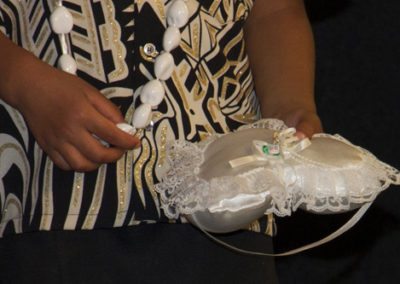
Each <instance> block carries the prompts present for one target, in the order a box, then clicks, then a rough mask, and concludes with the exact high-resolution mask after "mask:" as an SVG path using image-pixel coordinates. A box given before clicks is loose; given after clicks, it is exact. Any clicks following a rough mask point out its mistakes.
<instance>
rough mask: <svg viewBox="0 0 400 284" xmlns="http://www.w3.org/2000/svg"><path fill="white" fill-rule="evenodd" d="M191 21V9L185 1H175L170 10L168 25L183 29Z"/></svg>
mask: <svg viewBox="0 0 400 284" xmlns="http://www.w3.org/2000/svg"><path fill="white" fill-rule="evenodd" d="M188 20H189V9H188V7H187V5H186V3H185V1H183V0H175V1H174V2H173V3H172V4H171V6H170V7H169V9H168V12H167V23H168V25H169V26H171V27H177V28H182V27H183V26H184V25H186V23H187V22H188Z"/></svg>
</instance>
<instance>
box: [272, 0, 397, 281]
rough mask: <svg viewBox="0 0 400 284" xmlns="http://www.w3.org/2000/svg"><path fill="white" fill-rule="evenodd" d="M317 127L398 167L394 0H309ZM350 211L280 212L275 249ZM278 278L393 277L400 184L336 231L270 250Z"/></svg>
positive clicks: (326, 227)
mask: <svg viewBox="0 0 400 284" xmlns="http://www.w3.org/2000/svg"><path fill="white" fill-rule="evenodd" d="M307 6H308V11H309V16H310V18H311V20H312V24H313V29H314V33H315V40H316V48H317V74H316V100H317V105H318V110H319V114H320V117H321V119H322V121H323V125H324V130H325V132H327V133H339V134H341V135H342V136H344V137H346V138H347V139H349V140H350V141H352V142H353V143H354V144H357V145H360V146H362V147H364V148H366V149H368V150H369V151H371V152H372V153H374V154H375V155H376V156H377V157H378V158H379V159H381V160H383V161H385V162H386V163H388V164H390V165H392V166H394V167H396V168H398V169H399V168H400V149H399V148H400V140H399V138H398V137H399V136H400V126H399V124H400V92H399V84H400V71H399V68H400V1H398V0H351V1H350V0H309V1H307ZM350 217H351V214H345V215H343V216H331V217H326V216H324V217H320V216H313V215H311V214H305V213H298V214H297V213H296V214H295V216H294V217H290V218H289V219H286V220H283V221H282V220H279V223H282V224H281V226H280V228H281V229H279V227H278V230H280V231H279V232H278V237H277V238H276V239H275V248H276V250H277V251H279V250H285V249H289V248H294V247H297V246H298V245H301V244H305V243H309V242H311V241H314V240H317V239H319V238H321V237H323V236H325V235H327V234H329V233H330V232H332V231H333V230H335V229H336V228H338V227H340V226H341V225H342V224H343V223H344V222H345V221H347V220H348V219H349V218H350ZM277 268H278V275H279V279H280V282H281V283H400V188H399V187H391V188H389V189H388V190H386V191H385V192H383V193H382V194H381V195H380V196H379V197H378V199H377V200H376V201H375V203H374V204H373V206H372V207H371V208H370V209H369V211H368V212H367V213H366V215H365V216H364V217H363V218H362V219H361V221H360V222H359V223H358V224H357V225H356V226H355V227H354V228H353V229H351V230H350V231H349V232H347V233H345V234H344V235H342V236H340V237H339V238H338V239H336V240H334V241H332V242H330V243H328V244H325V245H323V246H321V247H319V248H316V249H313V250H311V251H308V252H304V253H301V254H299V255H295V256H290V257H285V258H277Z"/></svg>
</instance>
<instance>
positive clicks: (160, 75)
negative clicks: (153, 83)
mask: <svg viewBox="0 0 400 284" xmlns="http://www.w3.org/2000/svg"><path fill="white" fill-rule="evenodd" d="M174 69H175V63H174V57H173V56H172V54H171V53H169V52H164V53H162V54H160V55H159V56H157V58H156V60H155V62H154V73H155V75H156V77H157V79H160V80H164V81H165V80H168V79H169V78H170V77H171V75H172V72H174Z"/></svg>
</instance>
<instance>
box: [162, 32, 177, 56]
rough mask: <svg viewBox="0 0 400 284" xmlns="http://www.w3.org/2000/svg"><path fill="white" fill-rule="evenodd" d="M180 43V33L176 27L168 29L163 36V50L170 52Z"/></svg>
mask: <svg viewBox="0 0 400 284" xmlns="http://www.w3.org/2000/svg"><path fill="white" fill-rule="evenodd" d="M180 42H181V32H180V31H179V29H178V28H177V27H168V28H167V29H166V30H165V33H164V36H163V48H164V50H165V51H168V52H170V51H172V50H173V49H175V48H177V47H178V46H179V44H180Z"/></svg>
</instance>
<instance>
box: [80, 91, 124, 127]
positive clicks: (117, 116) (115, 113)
mask: <svg viewBox="0 0 400 284" xmlns="http://www.w3.org/2000/svg"><path fill="white" fill-rule="evenodd" d="M87 98H88V100H89V102H90V103H91V104H92V105H93V107H94V108H95V109H96V110H97V111H98V112H99V113H101V114H102V115H103V116H105V117H106V118H108V119H109V120H111V121H112V122H113V123H114V124H117V123H120V122H123V121H124V117H123V116H122V113H121V111H120V110H119V109H118V107H117V106H116V105H114V104H113V103H112V102H111V101H110V100H108V99H107V98H106V97H104V95H103V94H101V93H100V92H99V91H97V90H94V89H92V88H91V89H89V90H88V91H87Z"/></svg>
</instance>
